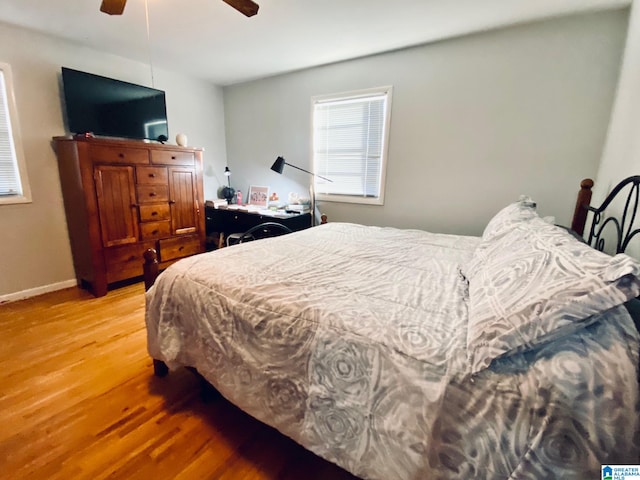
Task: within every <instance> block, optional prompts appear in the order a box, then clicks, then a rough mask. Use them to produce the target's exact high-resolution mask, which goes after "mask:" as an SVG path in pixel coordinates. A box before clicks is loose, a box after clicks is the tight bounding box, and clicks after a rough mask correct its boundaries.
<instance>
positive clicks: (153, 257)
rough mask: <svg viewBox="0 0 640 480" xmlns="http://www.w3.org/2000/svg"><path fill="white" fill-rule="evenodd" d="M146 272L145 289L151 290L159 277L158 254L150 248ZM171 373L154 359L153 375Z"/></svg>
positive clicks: (145, 259)
mask: <svg viewBox="0 0 640 480" xmlns="http://www.w3.org/2000/svg"><path fill="white" fill-rule="evenodd" d="M142 270H143V272H144V289H145V291H146V290H149V289H150V288H151V286H152V285H153V284H154V282H155V281H156V278H157V277H158V272H159V268H158V253H157V252H156V251H155V250H154V249H153V248H150V249H148V250H147V251H146V252H144V265H143V266H142ZM167 373H169V368H168V367H167V364H166V363H164V362H163V361H162V360H156V359H155V358H154V359H153V374H154V375H155V376H156V377H164V376H165V375H167Z"/></svg>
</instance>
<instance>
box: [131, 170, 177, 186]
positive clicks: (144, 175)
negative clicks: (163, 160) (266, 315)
mask: <svg viewBox="0 0 640 480" xmlns="http://www.w3.org/2000/svg"><path fill="white" fill-rule="evenodd" d="M168 181H169V175H168V174H167V168H166V167H136V182H137V183H138V184H143V185H166V184H167V183H168Z"/></svg>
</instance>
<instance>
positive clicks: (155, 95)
mask: <svg viewBox="0 0 640 480" xmlns="http://www.w3.org/2000/svg"><path fill="white" fill-rule="evenodd" d="M62 84H63V90H64V101H65V106H66V112H67V124H68V127H69V131H70V132H71V133H75V134H86V133H91V134H93V135H98V136H106V137H122V138H133V139H150V140H161V141H163V140H166V139H167V137H168V136H169V129H168V126H167V107H166V101H165V94H164V92H163V91H162V90H156V89H155V88H149V87H143V86H142V85H135V84H133V83H128V82H123V81H120V80H115V79H113V78H107V77H101V76H99V75H93V74H91V73H86V72H80V71H78V70H72V69H70V68H66V67H62Z"/></svg>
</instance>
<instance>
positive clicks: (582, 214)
mask: <svg viewBox="0 0 640 480" xmlns="http://www.w3.org/2000/svg"><path fill="white" fill-rule="evenodd" d="M592 188H593V180H591V179H590V178H585V179H584V180H582V182H580V191H579V192H578V199H577V200H576V208H575V210H574V212H573V220H572V222H571V230H573V231H574V232H576V233H577V234H578V235H582V234H584V225H585V223H586V222H587V214H588V213H589V210H587V207H588V206H589V204H590V203H591V195H592V193H593V192H592V191H591V189H592Z"/></svg>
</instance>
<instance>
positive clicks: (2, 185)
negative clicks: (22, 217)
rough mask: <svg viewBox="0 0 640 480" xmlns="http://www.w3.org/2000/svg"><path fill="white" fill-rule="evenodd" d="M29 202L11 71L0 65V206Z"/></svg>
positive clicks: (7, 67) (29, 192) (29, 195)
mask: <svg viewBox="0 0 640 480" xmlns="http://www.w3.org/2000/svg"><path fill="white" fill-rule="evenodd" d="M30 201H31V191H30V189H29V183H28V181H27V170H26V167H25V163H24V155H23V154H22V142H21V140H20V132H19V127H18V113H17V111H16V105H15V99H14V95H13V79H12V76H11V68H10V67H9V65H7V64H6V63H0V204H6V203H27V202H30Z"/></svg>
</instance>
